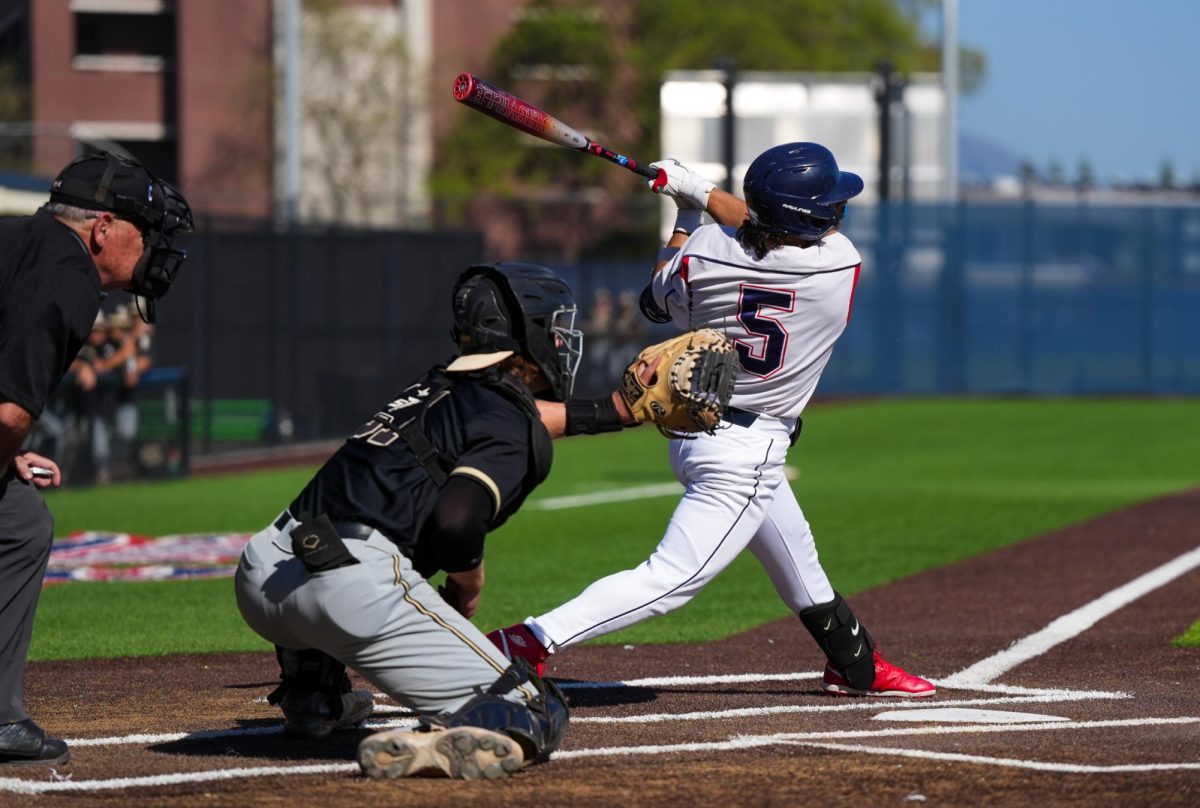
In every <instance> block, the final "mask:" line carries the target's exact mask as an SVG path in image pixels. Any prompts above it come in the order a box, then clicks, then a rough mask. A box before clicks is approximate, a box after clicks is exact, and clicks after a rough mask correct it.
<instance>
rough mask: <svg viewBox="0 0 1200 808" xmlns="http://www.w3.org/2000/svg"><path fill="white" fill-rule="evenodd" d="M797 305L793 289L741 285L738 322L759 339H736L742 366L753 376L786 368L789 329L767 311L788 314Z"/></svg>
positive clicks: (765, 376) (764, 374) (768, 375)
mask: <svg viewBox="0 0 1200 808" xmlns="http://www.w3.org/2000/svg"><path fill="white" fill-rule="evenodd" d="M795 308H796V293H795V292H794V291H792V290H789V289H769V288H767V287H763V286H752V285H750V284H748V283H743V284H742V285H741V289H740V294H739V295H738V315H737V318H738V322H740V323H741V324H742V327H743V328H745V329H746V330H747V331H748V332H750V333H751V334H754V335H755V336H756V337H759V339H756V340H741V339H735V340H734V341H733V343H734V348H736V349H737V353H738V360H739V362H740V363H741V365H742V368H743V369H744V370H745V371H746V372H747V373H749V374H751V375H753V376H758V377H760V378H763V379H766V378H769V377H770V376H771V375H773V374H774V373H775V372H776V371H778V370H779V369H780V368H781V367H783V359H784V355H785V354H786V352H787V343H788V332H787V329H786V328H784V326H783V323H781V322H780V321H779V320H778V319H776V318H775V317H771V316H770V315H768V314H764V313H763V312H764V310H771V311H777V312H781V313H784V314H787V313H790V312H792V311H794V310H795Z"/></svg>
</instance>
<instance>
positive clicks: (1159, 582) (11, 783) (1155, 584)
mask: <svg viewBox="0 0 1200 808" xmlns="http://www.w3.org/2000/svg"><path fill="white" fill-rule="evenodd" d="M672 485H674V484H672ZM665 487H666V484H662V485H657V486H637V487H635V488H630V489H620V490H618V491H609V492H597V493H596V494H588V495H581V496H583V497H585V498H590V499H586V502H585V504H587V503H591V502H594V501H620V500H619V499H614V500H595V499H594V497H597V496H599V497H609V496H614V495H621V496H625V495H629V496H625V498H638V497H641V496H645V495H646V493H645V490H646V489H654V490H656V491H657V490H660V489H665ZM634 491H638V492H639V493H637V494H636V495H633V494H632V492H634ZM567 499H572V498H558V500H557V501H559V502H562V501H565V500H567ZM573 499H574V500H575V502H576V504H578V503H579V502H580V500H579V498H578V497H576V498H573ZM553 501H554V500H544V501H543V502H553ZM557 507H574V505H559V506H557ZM1197 566H1200V547H1197V548H1196V549H1194V550H1192V551H1190V552H1188V553H1185V554H1184V555H1182V556H1180V557H1178V558H1176V559H1175V560H1173V561H1171V562H1168V563H1167V564H1164V565H1162V566H1161V567H1158V568H1157V569H1155V570H1152V571H1150V572H1149V573H1146V574H1145V575H1142V576H1141V577H1139V578H1136V579H1134V580H1133V581H1130V582H1129V583H1127V584H1125V585H1124V586H1121V587H1119V588H1117V589H1115V590H1113V591H1111V592H1109V593H1108V594H1106V595H1104V596H1102V597H1100V598H1097V599H1096V600H1094V601H1092V602H1091V603H1089V604H1087V605H1085V606H1083V607H1081V608H1080V609H1076V610H1075V611H1073V612H1071V613H1069V614H1067V615H1064V616H1062V617H1060V618H1058V619H1057V620H1055V621H1054V622H1052V623H1051V624H1050V625H1048V626H1047V627H1046V628H1044V629H1042V630H1041V631H1039V632H1037V633H1035V634H1032V635H1030V636H1028V637H1026V638H1024V639H1023V640H1020V641H1018V642H1017V643H1014V644H1013V645H1012V646H1011V647H1010V648H1008V649H1006V650H1005V651H1002V652H1000V653H998V654H994V655H993V656H991V657H988V658H987V659H984V660H982V661H980V662H978V663H976V664H974V665H972V666H970V667H968V668H966V669H964V670H963V671H960V672H959V673H957V674H955V675H953V676H951V677H948V678H946V679H943V680H941V681H940V683H939V684H941V685H943V686H946V687H951V688H959V689H976V690H983V689H984V688H985V687H986V686H989V685H991V682H992V680H994V679H996V678H998V677H999V676H1001V675H1003V674H1004V673H1006V672H1007V671H1009V670H1011V669H1012V668H1014V667H1016V666H1017V665H1019V664H1021V663H1022V662H1025V661H1028V660H1029V659H1033V658H1034V657H1036V656H1040V655H1041V654H1043V653H1045V652H1046V651H1047V650H1049V649H1050V648H1053V647H1054V646H1055V645H1058V644H1060V643H1062V642H1065V641H1066V640H1068V639H1071V638H1072V637H1074V636H1077V635H1078V634H1080V633H1082V632H1083V631H1086V630H1087V629H1088V628H1090V627H1091V626H1093V625H1095V623H1096V622H1097V621H1099V620H1100V619H1102V618H1103V617H1105V616H1107V615H1109V614H1111V613H1112V612H1115V611H1117V610H1118V609H1120V608H1122V607H1124V606H1126V605H1128V604H1129V603H1131V602H1132V601H1134V600H1136V599H1137V598H1139V597H1141V596H1142V595H1144V594H1146V593H1148V592H1151V591H1153V590H1154V589H1157V588H1159V587H1160V586H1163V585H1165V584H1166V583H1169V582H1170V581H1172V580H1174V579H1175V578H1177V577H1179V576H1180V575H1183V574H1185V573H1186V572H1188V571H1190V570H1192V569H1194V568H1196V567H1197ZM812 675H813V674H811V673H809V674H774V675H754V674H738V675H735V676H722V677H695V678H698V679H701V680H704V681H705V683H713V684H715V683H732V682H751V681H753V682H762V681H772V680H774V681H792V680H795V679H798V678H800V677H801V676H804V677H805V678H809V677H811V676H812ZM771 677H775V678H771ZM692 679H693V677H659V678H648V679H643V680H632V681H628V682H617V683H571V684H576V685H579V686H581V687H591V688H596V687H604V686H610V685H611V686H622V687H650V686H660V687H663V686H673V685H677V684H680V685H682V684H688V683H692V684H695V683H696V682H694V681H691V680H692ZM992 687H993V688H995V689H993V690H992V692H1010V693H1012V692H1015V691H1018V690H1028V691H1029V692H1028V693H1023V694H1022V696H1021V697H1018V696H1013V697H1010V698H1000V699H965V700H957V701H941V702H937V703H938V704H939V705H940V706H966V705H968V704H973V705H978V704H983V703H991V704H996V703H1016V702H1017V701H1020V702H1022V703H1045V702H1050V701H1064V700H1071V699H1072V697H1069V696H1067V695H1059V696H1049V695H1038V694H1037V691H1036V690H1035V689H1021V688H1014V687H1012V686H992ZM1068 692H1069V691H1063V693H1064V694H1065V693H1068ZM1106 697H1108V698H1126V697H1127V695H1126V694H1123V693H1121V694H1111V695H1108V696H1106ZM1073 698H1076V699H1077V698H1078V696H1075V697H1073ZM1091 698H1102V697H1101V696H1091ZM920 704H921V706H924V704H925V703H920ZM846 707H849V708H850V709H873V708H874V707H875V705H872V704H870V703H869V702H868V703H867V705H866V707H859V705H858V704H856V703H851V704H850V705H846ZM831 709H840V708H837V707H833V708H829V707H805V706H803V705H796V706H791V707H788V706H785V707H774V708H771V707H768V708H747V709H746V710H728V711H717V712H710V713H684V714H673V715H672V714H657V715H650V716H637V717H608V716H595V717H591V718H590V719H588V718H581V719H576V720H577V721H588V720H590V721H592V722H595V723H622V722H627V721H628V722H639V723H646V722H650V721H679V720H701V719H702V718H703V719H708V718H721V717H744V716H752V715H768V714H773V713H781V712H819V711H830V710H831ZM1197 720H1200V719H1194V718H1183V719H1132V720H1131V721H1132V722H1133V723H1130V722H1129V721H1121V722H1081V723H1073V724H1068V725H1063V724H1058V723H1055V724H1052V725H1050V726H1051V727H1052V728H1063V727H1064V726H1067V727H1071V728H1086V727H1092V726H1132V725H1148V724H1156V723H1167V722H1170V723H1175V722H1180V721H1183V722H1188V723H1190V722H1194V721H1197ZM399 723H404V722H403V721H401V720H399V719H397V720H392V721H383V722H367V724H365V726H372V725H376V726H379V727H380V728H384V727H387V726H389V725H396V724H399ZM1024 728H1035V729H1036V728H1045V726H1044V725H1031V727H1026V726H1025V725H1020V724H1009V725H1001V726H996V725H978V726H975V725H969V726H960V727H941V728H927V727H921V728H915V729H911V730H872V731H868V732H867V733H866V734H860V735H855V734H853V733H852V734H850V735H845V734H842V735H835V736H829V735H825V736H822V737H841V738H845V737H880V736H883V735H889V734H916V733H921V734H938V733H955V732H973V731H978V732H985V731H986V732H994V731H1015V730H1017V729H1024ZM279 731H280V730H279V728H278V727H251V728H245V729H238V730H212V731H203V732H199V733H164V734H161V735H137V736H122V737H120V738H108V739H106V738H96V739H81V740H78V741H72V742H71V743H73V744H74V745H77V746H102V745H113V744H118V743H165V742H170V741H178V740H184V739H192V740H202V739H208V738H220V737H230V736H235V735H269V734H273V733H278V732H279ZM767 737H782V736H767ZM785 740H790V741H799V740H802V737H798V736H795V735H792V736H788V737H787V738H786V739H785ZM744 742H745V741H744V740H743V739H734V741H725V742H719V744H729V743H739V744H740V743H744ZM659 748H661V749H664V750H676V751H688V750H689V749H698V748H708V747H706V746H704V745H703V744H701V745H699V746H697V745H694V744H685V745H682V746H680V745H676V746H672V747H626V749H637V750H639V752H638V753H639V754H649V753H651V752H650V751H649V750H652V749H659ZM714 748H718V747H714ZM719 748H726V747H719ZM728 748H734V747H728ZM620 750H621V748H620V747H609V748H607V749H602V750H575V751H573V752H571V751H568V752H563V753H559V756H560V757H570V756H580V755H582V754H584V753H585V752H588V753H590V754H595V755H613V754H624V752H621V751H620ZM994 760H1001V759H999V758H997V759H994ZM345 765H346V764H339V765H337V766H335V768H334V769H329V768H328V766H327V765H325V764H318V765H317V766H315V767H314V766H302V767H261V768H256V769H225V770H218V771H213V772H189V773H181V774H178V775H156V776H154V777H153V778H122V779H119V780H112V781H78V782H76V781H61V782H55V783H41V784H30V783H29V781H25V780H13V779H0V791H2V790H10V791H11V790H24V789H26V788H33V787H35V786H36V787H37V788H38V789H39V790H38V791H37V792H26V793H40V791H41V790H53V789H52V788H51V787H54V788H57V789H58V790H87V789H88V788H126V787H130V786H129V785H113V786H105V785H102V784H104V783H128V784H130V785H136V784H140V783H142V782H146V783H147V784H150V785H158V784H169V783H174V782H202V781H204V780H207V779H233V778H237V777H256V776H266V775H270V774H297V773H310V772H311V773H319V772H325V771H332V770H340V769H341V768H345ZM1055 765H1057V764H1055ZM1062 765H1068V764H1062ZM1131 765H1132V764H1131ZM1154 765H1161V766H1170V765H1173V764H1154ZM1190 765H1191V764H1187V766H1190ZM350 770H353V766H352V764H351V765H350ZM173 777H177V778H184V779H181V780H170V778H173ZM163 778H167V781H164V779H163ZM151 781H152V782H151ZM168 781H169V782H168ZM89 784H90V785H89ZM68 785H69V786H70V787H68Z"/></svg>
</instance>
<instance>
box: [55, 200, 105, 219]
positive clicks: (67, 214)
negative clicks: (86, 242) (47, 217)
mask: <svg viewBox="0 0 1200 808" xmlns="http://www.w3.org/2000/svg"><path fill="white" fill-rule="evenodd" d="M42 210H44V211H48V212H49V213H52V214H54V215H55V216H57V217H58V218H60V219H64V220H66V221H68V222H72V223H74V224H83V223H84V222H86V221H87V220H88V219H95V218H96V214H97V213H99V211H95V210H87V209H85V208H77V207H75V206H74V205H67V204H65V203H63V202H47V203H46V204H44V205H42Z"/></svg>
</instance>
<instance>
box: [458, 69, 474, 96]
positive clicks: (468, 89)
mask: <svg viewBox="0 0 1200 808" xmlns="http://www.w3.org/2000/svg"><path fill="white" fill-rule="evenodd" d="M474 91H475V77H474V76H472V75H471V74H470V73H459V74H458V78H456V79H455V80H454V100H455V101H466V100H467V99H468V98H470V97H471V93H472V92H474Z"/></svg>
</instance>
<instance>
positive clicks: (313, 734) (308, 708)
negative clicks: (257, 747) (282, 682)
mask: <svg viewBox="0 0 1200 808" xmlns="http://www.w3.org/2000/svg"><path fill="white" fill-rule="evenodd" d="M330 698H331V697H330V696H329V694H327V693H322V692H320V691H308V692H304V691H301V690H299V689H295V690H292V691H290V692H288V693H287V695H285V696H284V697H283V700H282V701H281V702H279V708H280V709H281V710H283V731H284V732H286V733H287V734H288V735H291V736H294V737H296V738H314V739H315V738H324V737H326V736H328V735H329V734H330V733H331V732H333V731H334V730H339V729H353V728H354V727H357V726H358V725H359V724H361V723H362V722H363V721H365V720H367V718H369V717H370V716H371V711H372V710H374V709H375V699H374V698H373V697H372V696H371V691H369V690H351V691H350V692H349V693H342V694H340V695H338V696H333V698H340V699H341V700H342V712H341V715H339V716H337V717H336V718H335V717H334V715H333V710H332V709H331V706H330V702H329V700H330Z"/></svg>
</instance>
